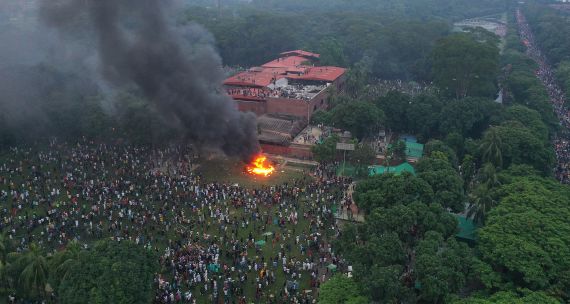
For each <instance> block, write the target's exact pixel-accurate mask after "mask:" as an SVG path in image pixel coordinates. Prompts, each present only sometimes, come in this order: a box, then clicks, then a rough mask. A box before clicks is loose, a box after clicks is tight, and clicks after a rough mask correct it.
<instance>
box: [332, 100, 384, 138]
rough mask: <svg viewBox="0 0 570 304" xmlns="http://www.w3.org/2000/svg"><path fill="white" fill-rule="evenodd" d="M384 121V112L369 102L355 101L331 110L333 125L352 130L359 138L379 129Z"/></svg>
mask: <svg viewBox="0 0 570 304" xmlns="http://www.w3.org/2000/svg"><path fill="white" fill-rule="evenodd" d="M383 121H384V112H382V110H380V109H378V107H376V106H375V105H374V104H372V103H369V102H361V101H353V102H350V103H345V104H341V105H338V106H336V107H335V108H334V109H333V110H332V111H331V123H332V124H333V126H335V127H337V128H341V129H344V130H348V131H350V132H351V133H352V135H354V136H355V137H356V138H358V139H362V138H364V137H365V136H367V135H369V134H371V133H372V132H373V131H375V130H377V129H378V128H379V127H380V125H381V124H382V122H383Z"/></svg>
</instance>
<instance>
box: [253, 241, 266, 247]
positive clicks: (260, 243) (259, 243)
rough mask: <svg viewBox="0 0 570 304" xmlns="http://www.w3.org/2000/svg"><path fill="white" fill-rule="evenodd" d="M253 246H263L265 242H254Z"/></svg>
mask: <svg viewBox="0 0 570 304" xmlns="http://www.w3.org/2000/svg"><path fill="white" fill-rule="evenodd" d="M255 245H257V246H263V245H265V241H264V240H259V241H257V242H255Z"/></svg>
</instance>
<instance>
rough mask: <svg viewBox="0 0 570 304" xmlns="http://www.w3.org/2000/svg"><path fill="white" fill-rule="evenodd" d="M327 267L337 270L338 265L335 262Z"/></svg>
mask: <svg viewBox="0 0 570 304" xmlns="http://www.w3.org/2000/svg"><path fill="white" fill-rule="evenodd" d="M327 268H328V269H329V270H330V271H336V268H337V266H336V265H335V264H329V266H327Z"/></svg>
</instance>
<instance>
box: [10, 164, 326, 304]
mask: <svg viewBox="0 0 570 304" xmlns="http://www.w3.org/2000/svg"><path fill="white" fill-rule="evenodd" d="M1 159H2V158H1V156H0V160H1ZM274 166H275V168H276V171H275V173H274V174H273V175H271V176H269V177H259V176H252V175H250V174H248V173H247V172H245V169H244V168H245V164H244V163H243V162H240V161H236V160H231V159H209V160H200V161H199V162H198V166H197V167H196V171H197V172H199V173H201V174H202V175H203V177H204V179H205V180H206V181H216V182H219V183H227V184H238V185H240V186H242V187H246V188H250V189H252V188H260V187H264V186H271V185H280V184H283V183H288V182H292V181H293V180H304V181H310V180H311V179H312V178H311V176H310V175H309V174H308V173H309V172H310V169H309V168H308V167H305V166H293V165H284V164H283V163H279V162H274ZM24 170H25V171H27V170H28V168H26V166H24ZM58 173H61V172H58ZM27 174H28V172H24V173H23V174H22V175H23V176H26V175H27ZM60 178H61V177H60ZM16 182H22V181H20V180H16ZM0 189H7V186H4V185H0ZM71 194H72V195H75V194H77V193H76V192H75V191H72V193H71ZM67 200H68V199H67V197H66V194H64V193H62V196H61V197H59V198H57V199H55V201H56V202H64V201H67ZM89 204H90V203H89V202H87V201H83V200H80V201H79V206H82V209H83V210H84V212H85V210H88V209H89ZM311 206H313V208H314V206H315V205H314V202H312V201H311V200H310V199H309V198H308V197H302V198H300V199H299V201H298V202H297V207H296V210H297V211H298V213H299V214H300V215H302V214H303V213H304V212H306V211H308V210H309V209H311V208H312V207H311ZM228 207H229V214H230V215H231V217H232V219H234V220H239V219H241V218H247V217H248V216H249V215H247V214H243V209H242V208H236V207H233V206H231V205H229V204H228ZM69 208H70V206H69V205H67V206H60V209H62V210H67V209H69ZM178 208H179V209H180V210H183V211H184V212H185V214H193V210H192V209H191V208H189V206H186V205H181V206H179V207H178ZM259 209H260V212H261V214H265V215H273V216H274V215H275V214H276V212H277V211H278V210H279V208H278V206H269V205H260V206H259ZM26 211H27V212H29V214H31V215H33V214H35V215H37V216H45V215H46V214H47V213H46V206H43V205H41V206H38V207H35V208H34V207H32V208H28V209H27V210H26ZM165 215H166V217H168V218H169V217H170V216H172V213H171V212H167V213H166V214H165ZM108 224H109V223H107V222H105V223H104V229H103V231H106V229H107V228H108ZM123 224H124V225H128V222H127V220H126V219H124V220H123ZM177 228H183V229H184V230H190V229H193V230H197V231H201V232H203V233H206V234H209V235H211V236H212V237H220V236H221V235H222V234H223V233H222V231H221V230H220V225H219V224H218V223H217V222H216V221H213V220H212V219H208V220H207V223H205V224H204V225H200V226H194V227H180V226H177ZM264 228H265V229H264ZM41 229H42V228H41V227H38V228H36V229H34V230H33V231H31V232H24V231H23V230H20V231H18V232H19V235H17V238H21V237H25V236H27V235H28V234H32V235H35V236H36V239H38V236H39V234H40V233H41ZM268 232H271V233H272V234H273V235H275V234H279V235H280V236H282V239H281V241H280V242H277V243H275V244H273V242H272V239H273V237H272V236H266V235H264V234H266V233H268ZM312 232H315V230H313V229H312V227H310V225H309V222H308V220H307V219H306V218H304V217H303V216H300V217H299V222H298V223H297V225H293V224H291V223H287V224H286V225H285V226H283V227H280V226H278V225H276V224H274V223H271V224H268V225H267V226H266V227H263V226H262V224H260V223H253V222H250V224H249V226H248V227H245V228H240V229H239V234H238V238H240V239H247V237H248V235H249V234H250V233H251V234H252V236H253V238H254V239H255V240H265V241H266V242H267V243H266V245H264V246H262V247H260V248H259V250H256V249H255V248H250V249H249V250H248V257H250V258H251V259H253V260H255V261H257V262H261V259H262V257H263V258H264V260H265V261H268V260H269V259H270V258H273V257H275V256H277V255H278V252H279V250H280V249H281V245H284V246H290V247H291V250H290V251H289V250H287V249H285V250H286V252H287V256H288V257H294V258H295V259H296V260H304V259H305V258H306V256H304V255H302V254H301V252H300V249H299V247H298V246H296V245H295V242H294V239H295V236H296V235H300V234H301V233H302V234H304V235H309V234H310V233H312ZM325 233H326V232H325ZM78 236H79V237H80V242H81V243H88V244H91V243H92V242H94V241H96V240H97V238H94V237H93V236H92V235H87V234H86V233H84V232H82V233H80V235H78ZM283 236H287V239H286V241H283ZM103 237H104V238H108V237H110V235H109V234H108V233H104V236H103ZM178 237H179V235H177V234H176V233H175V231H174V229H171V230H169V231H165V232H164V233H159V234H156V235H154V243H153V245H154V246H156V248H157V249H158V251H159V252H162V251H163V250H164V248H166V247H167V246H168V239H171V240H177V239H178ZM200 243H202V242H200ZM202 245H204V246H206V245H207V244H202ZM221 245H222V246H223V247H225V244H224V243H222V244H221ZM285 248H287V247H285ZM53 249H54V247H51V246H47V247H46V250H47V251H51V250H53ZM221 260H222V261H223V262H225V263H228V264H229V263H231V260H228V259H227V257H225V256H223V257H221ZM268 264H269V263H268ZM268 266H270V268H271V269H272V270H273V271H274V272H275V274H276V281H277V282H276V283H275V284H274V285H271V286H269V288H267V289H266V290H265V294H266V295H269V294H273V295H274V296H278V295H279V292H280V291H281V290H282V288H283V285H284V284H285V280H286V277H285V274H284V273H283V271H282V269H281V266H279V267H277V268H272V266H271V265H270V264H269V265H268ZM164 275H166V276H167V277H169V275H170V273H168V272H166V273H164ZM255 277H256V273H255V272H253V271H252V272H248V284H246V285H245V286H244V287H245V288H244V292H245V295H246V296H247V298H248V299H253V297H254V294H255ZM220 283H222V282H220ZM299 283H300V285H301V286H300V287H301V289H306V288H308V287H309V286H308V285H309V276H308V275H307V273H304V274H303V277H302V279H301V280H300V281H299ZM193 292H194V294H195V295H196V296H198V299H199V301H198V303H210V301H209V300H208V298H207V296H205V295H198V290H197V288H193ZM3 300H5V299H0V304H2V303H3V302H2V301H3ZM262 302H263V300H262Z"/></svg>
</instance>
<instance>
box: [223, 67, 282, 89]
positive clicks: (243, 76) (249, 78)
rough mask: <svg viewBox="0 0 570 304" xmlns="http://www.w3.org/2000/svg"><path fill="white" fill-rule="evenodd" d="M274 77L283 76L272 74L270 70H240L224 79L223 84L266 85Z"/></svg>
mask: <svg viewBox="0 0 570 304" xmlns="http://www.w3.org/2000/svg"><path fill="white" fill-rule="evenodd" d="M274 78H276V79H280V78H283V76H280V75H274V73H272V72H267V71H263V72H251V71H247V72H242V73H239V74H237V75H234V76H232V77H230V78H228V79H226V81H224V84H225V85H232V86H248V87H260V88H261V87H266V86H268V85H270V84H271V81H272V80H273V79H274Z"/></svg>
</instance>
